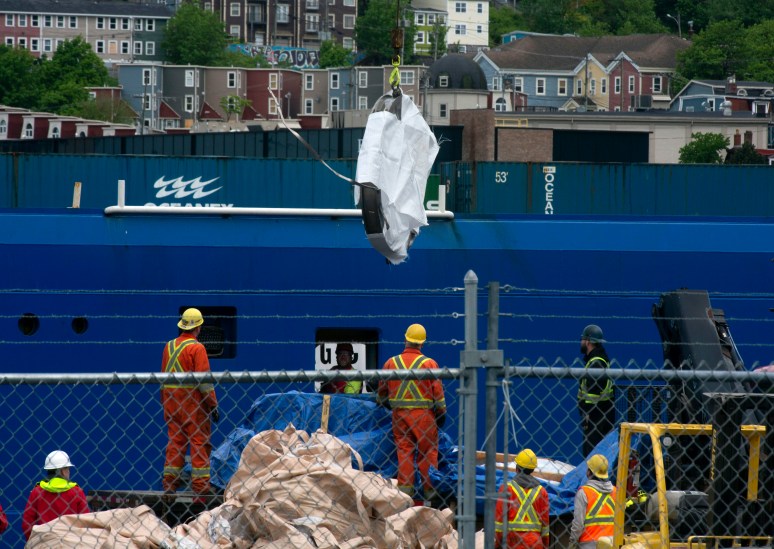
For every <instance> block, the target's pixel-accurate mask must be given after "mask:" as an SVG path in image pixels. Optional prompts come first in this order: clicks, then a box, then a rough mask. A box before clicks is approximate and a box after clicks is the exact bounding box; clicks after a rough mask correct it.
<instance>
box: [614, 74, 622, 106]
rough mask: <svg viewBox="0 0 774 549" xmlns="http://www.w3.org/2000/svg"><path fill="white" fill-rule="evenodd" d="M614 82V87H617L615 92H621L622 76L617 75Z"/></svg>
mask: <svg viewBox="0 0 774 549" xmlns="http://www.w3.org/2000/svg"><path fill="white" fill-rule="evenodd" d="M613 82H614V84H613V86H615V88H614V89H615V93H617V94H618V93H621V77H620V76H616V77H615V80H614V81H613ZM619 110H620V109H619Z"/></svg>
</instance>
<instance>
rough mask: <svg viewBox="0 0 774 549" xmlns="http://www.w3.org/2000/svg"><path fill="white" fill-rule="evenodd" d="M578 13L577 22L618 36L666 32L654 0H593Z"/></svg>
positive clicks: (586, 3)
mask: <svg viewBox="0 0 774 549" xmlns="http://www.w3.org/2000/svg"><path fill="white" fill-rule="evenodd" d="M578 11H579V15H578V16H576V20H577V21H579V22H584V23H585V24H586V25H589V24H592V25H593V26H592V28H596V29H603V28H607V29H609V30H610V32H612V33H614V34H618V35H626V34H636V33H645V34H647V33H658V32H663V31H664V26H663V25H662V24H661V22H660V21H659V20H658V18H657V17H656V8H655V4H654V0H592V1H589V2H585V3H584V5H583V6H581V7H580V8H579V9H578ZM581 18H583V19H581ZM576 24H577V23H576Z"/></svg>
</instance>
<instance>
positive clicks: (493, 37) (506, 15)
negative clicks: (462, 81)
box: [431, 4, 527, 57]
mask: <svg viewBox="0 0 774 549" xmlns="http://www.w3.org/2000/svg"><path fill="white" fill-rule="evenodd" d="M526 24H527V23H526V21H525V20H524V17H523V16H522V15H521V13H519V12H517V11H516V10H515V9H514V8H513V6H511V5H510V4H500V5H496V4H493V5H492V7H491V8H490V9H489V45H490V46H493V47H494V46H499V45H500V44H502V43H503V35H504V34H508V33H509V32H512V31H515V30H518V29H524V28H526ZM444 27H445V25H444ZM434 30H435V29H434ZM439 36H444V37H446V33H444V34H443V35H439ZM431 40H432V37H431ZM445 42H446V40H445V39H444V43H445ZM439 45H440V44H439ZM439 57H440V55H439Z"/></svg>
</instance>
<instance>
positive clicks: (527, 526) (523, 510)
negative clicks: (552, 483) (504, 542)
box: [495, 482, 548, 535]
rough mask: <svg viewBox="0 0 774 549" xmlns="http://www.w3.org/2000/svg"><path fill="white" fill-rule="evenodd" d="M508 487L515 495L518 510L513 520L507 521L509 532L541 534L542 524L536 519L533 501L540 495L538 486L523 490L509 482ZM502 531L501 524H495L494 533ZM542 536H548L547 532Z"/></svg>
mask: <svg viewBox="0 0 774 549" xmlns="http://www.w3.org/2000/svg"><path fill="white" fill-rule="evenodd" d="M508 487H509V488H510V489H511V490H512V491H513V492H514V493H515V494H516V498H517V499H518V500H519V510H518V511H517V512H516V515H515V516H514V517H513V520H509V521H508V531H509V532H540V533H541V534H542V533H543V529H544V528H543V524H542V523H541V522H540V519H539V518H538V515H537V512H536V511H535V507H534V506H535V501H536V500H537V497H538V495H539V494H540V486H536V487H535V488H530V489H529V490H524V488H522V487H521V486H519V485H518V484H516V483H515V482H509V483H508ZM502 531H503V523H502V522H495V532H502ZM544 535H548V534H547V532H546V534H544Z"/></svg>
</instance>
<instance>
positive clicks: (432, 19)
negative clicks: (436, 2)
mask: <svg viewBox="0 0 774 549" xmlns="http://www.w3.org/2000/svg"><path fill="white" fill-rule="evenodd" d="M427 24H428V25H435V14H434V13H428V14H427Z"/></svg>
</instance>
